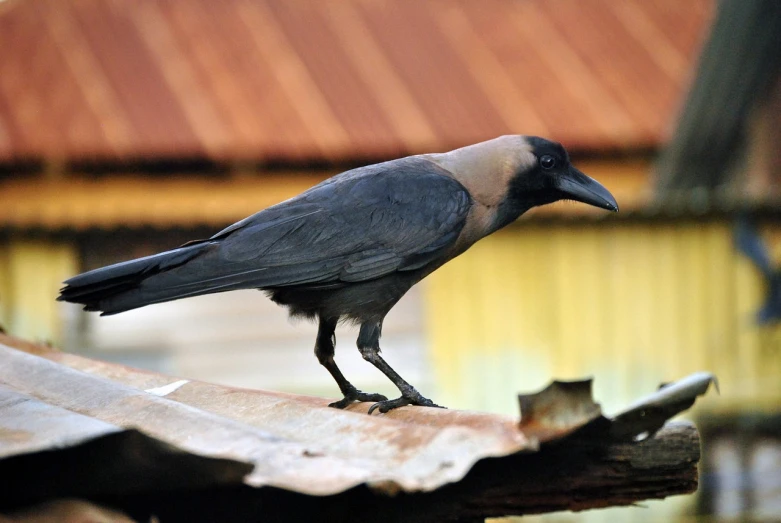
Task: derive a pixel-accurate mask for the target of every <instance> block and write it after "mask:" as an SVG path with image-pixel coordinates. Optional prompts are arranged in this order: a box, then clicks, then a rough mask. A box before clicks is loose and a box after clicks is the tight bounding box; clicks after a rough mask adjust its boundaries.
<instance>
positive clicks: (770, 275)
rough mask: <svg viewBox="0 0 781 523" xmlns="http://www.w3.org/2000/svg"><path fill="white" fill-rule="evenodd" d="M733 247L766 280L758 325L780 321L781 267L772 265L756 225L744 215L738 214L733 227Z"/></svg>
mask: <svg viewBox="0 0 781 523" xmlns="http://www.w3.org/2000/svg"><path fill="white" fill-rule="evenodd" d="M734 241H735V247H736V248H737V249H738V251H740V252H741V253H743V255H745V256H746V257H747V258H748V259H749V260H751V261H752V262H753V263H754V265H755V266H756V268H757V269H758V270H759V272H760V273H761V274H762V277H763V279H764V280H765V281H766V282H767V286H766V294H765V299H764V302H763V303H762V305H761V306H760V308H759V310H758V311H757V312H756V315H755V321H756V323H757V324H758V325H760V326H767V325H772V324H778V323H780V322H781V267H774V266H773V262H772V261H771V258H770V252H769V250H768V248H767V245H766V244H765V242H764V241H763V240H762V237H761V236H760V234H759V231H757V228H756V225H755V224H754V223H753V222H752V221H751V220H750V219H749V218H748V217H746V216H740V217H739V218H738V219H737V220H736V222H735V228H734Z"/></svg>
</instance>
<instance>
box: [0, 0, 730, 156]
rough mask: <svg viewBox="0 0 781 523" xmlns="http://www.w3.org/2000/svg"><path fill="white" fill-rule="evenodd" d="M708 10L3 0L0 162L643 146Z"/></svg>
mask: <svg viewBox="0 0 781 523" xmlns="http://www.w3.org/2000/svg"><path fill="white" fill-rule="evenodd" d="M714 4H715V2H713V1H712V0H697V1H694V0H690V1H688V2H685V3H682V2H679V1H677V0H659V1H654V2H647V1H645V0H632V1H623V2H613V1H611V0H557V1H549V0H544V1H541V0H527V1H523V2H519V1H513V0H485V1H482V2H465V1H462V2H452V1H449V0H430V1H426V2H411V1H402V2H376V1H371V0H350V1H342V2H321V1H313V0H254V1H250V0H231V1H223V2H220V3H219V6H217V5H216V4H215V3H214V2H211V1H209V0H197V1H195V0H192V1H188V2H157V1H145V2H128V1H120V2H105V1H100V0H75V1H69V2H62V1H59V0H25V1H8V2H3V3H2V6H0V159H5V160H9V159H21V158H30V157H32V158H41V157H43V158H53V159H57V160H62V159H66V160H67V159H73V158H79V159H94V158H108V159H116V158H138V157H193V156H207V157H212V158H232V157H242V158H259V159H275V160H284V161H291V160H292V161H298V162H306V161H310V160H312V159H319V160H322V159H325V160H329V159H339V158H354V157H356V156H359V157H361V158H366V157H371V158H376V157H393V156H399V155H401V154H403V153H409V152H419V151H424V150H431V149H447V148H452V147H453V146H457V145H463V144H466V143H473V142H477V141H480V140H482V139H486V138H490V137H494V136H497V135H499V134H506V133H518V132H523V133H526V134H539V135H544V136H550V137H553V138H555V139H557V140H560V141H563V142H565V143H566V145H567V146H569V147H570V148H600V149H605V148H624V147H647V146H653V145H656V144H658V142H659V140H660V139H662V138H663V137H664V136H665V135H666V133H667V131H668V129H669V124H670V122H671V120H672V118H673V115H674V112H675V110H676V107H677V103H678V101H679V98H680V96H681V94H682V92H683V90H684V89H685V87H686V85H687V83H688V81H689V76H690V75H689V71H690V70H691V66H692V64H693V63H694V61H695V59H696V55H697V50H698V48H699V45H700V42H701V40H702V38H703V36H704V33H705V30H706V28H707V26H708V23H709V21H710V18H711V16H712V12H713V10H714ZM54 84H56V85H57V89H52V88H51V86H52V85H54Z"/></svg>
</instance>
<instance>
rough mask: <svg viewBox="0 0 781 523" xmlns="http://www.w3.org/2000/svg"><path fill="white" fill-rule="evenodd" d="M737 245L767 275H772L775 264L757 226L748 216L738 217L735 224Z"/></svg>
mask: <svg viewBox="0 0 781 523" xmlns="http://www.w3.org/2000/svg"><path fill="white" fill-rule="evenodd" d="M735 246H736V247H737V248H738V250H739V251H740V252H742V253H743V254H745V255H746V256H747V257H748V258H749V259H750V260H751V261H753V262H754V264H755V265H756V266H757V268H758V269H759V270H760V271H762V273H763V274H764V275H765V276H766V277H768V278H770V277H772V275H773V265H772V262H771V261H770V253H769V252H768V250H767V247H766V246H765V243H764V242H763V241H762V237H761V236H760V235H759V233H758V232H757V230H756V227H755V226H754V225H753V224H751V223H750V222H749V221H748V219H746V218H740V219H738V221H737V223H736V224H735Z"/></svg>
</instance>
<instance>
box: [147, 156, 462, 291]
mask: <svg viewBox="0 0 781 523" xmlns="http://www.w3.org/2000/svg"><path fill="white" fill-rule="evenodd" d="M470 204H471V200H470V197H469V193H468V192H467V191H466V189H465V188H464V187H463V186H462V185H461V184H460V183H458V182H457V181H455V180H454V179H452V178H451V177H449V176H447V175H446V174H443V172H442V170H441V168H439V167H438V166H436V165H434V164H432V163H431V162H428V161H427V160H422V159H414V158H411V159H404V160H399V161H394V162H387V163H385V164H379V165H377V166H371V167H369V168H364V169H356V170H354V171H350V172H349V173H345V175H343V176H342V177H337V178H335V179H331V180H329V181H328V182H327V183H324V184H321V185H318V186H316V187H314V188H312V189H310V190H309V191H307V192H305V193H303V194H301V195H299V196H297V197H296V198H293V199H291V200H288V201H286V202H283V203H281V204H279V205H276V206H273V207H270V208H268V209H266V210H264V211H261V212H259V213H257V214H255V215H253V216H251V217H249V218H247V219H245V220H243V221H242V222H239V223H237V224H236V225H234V226H231V227H229V228H228V229H225V230H224V231H222V232H220V233H218V234H217V235H215V236H214V237H213V238H212V239H211V240H208V241H207V242H208V243H210V244H211V246H210V249H209V252H207V253H205V254H204V255H202V256H199V257H198V258H196V259H195V260H192V261H191V262H189V263H188V264H186V265H184V266H182V267H180V268H178V269H176V270H175V271H171V272H170V273H167V274H161V275H160V276H159V277H158V278H162V279H169V278H170V281H169V283H170V284H171V285H177V286H182V287H189V286H198V285H204V284H206V285H209V286H212V285H214V286H220V287H223V288H227V287H230V288H238V287H237V286H240V287H247V288H261V287H284V286H290V285H302V284H308V283H324V282H339V281H341V282H357V281H365V280H370V279H375V278H378V277H381V276H383V275H387V274H390V273H392V272H394V271H404V270H413V269H417V268H421V267H423V266H425V265H426V264H428V263H431V262H434V261H435V260H437V259H438V258H439V257H441V256H443V255H444V254H445V253H446V251H447V250H448V249H449V248H450V247H451V246H452V245H453V244H454V243H455V241H456V239H457V237H458V235H459V233H460V231H461V229H462V228H463V226H464V222H465V220H466V217H467V214H468V212H469V207H470ZM150 283H151V281H150ZM156 283H162V282H161V281H158V282H156Z"/></svg>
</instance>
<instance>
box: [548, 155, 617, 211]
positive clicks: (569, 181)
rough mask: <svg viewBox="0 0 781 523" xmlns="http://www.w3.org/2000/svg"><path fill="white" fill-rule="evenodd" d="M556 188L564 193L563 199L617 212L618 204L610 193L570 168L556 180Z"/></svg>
mask: <svg viewBox="0 0 781 523" xmlns="http://www.w3.org/2000/svg"><path fill="white" fill-rule="evenodd" d="M556 186H557V187H558V189H559V190H560V191H561V192H562V193H564V198H567V199H569V200H575V201H578V202H583V203H587V204H589V205H593V206H594V207H599V208H600V209H607V210H608V211H613V212H618V203H616V199H615V198H613V195H612V194H610V191H608V190H607V189H605V187H604V186H603V185H602V184H601V183H599V182H598V181H596V180H595V179H593V178H590V177H589V176H586V175H585V174H583V173H582V172H580V171H579V170H577V169H575V168H574V167H572V166H570V168H569V172H567V173H566V174H564V175H563V176H560V177H559V178H558V179H557V181H556Z"/></svg>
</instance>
